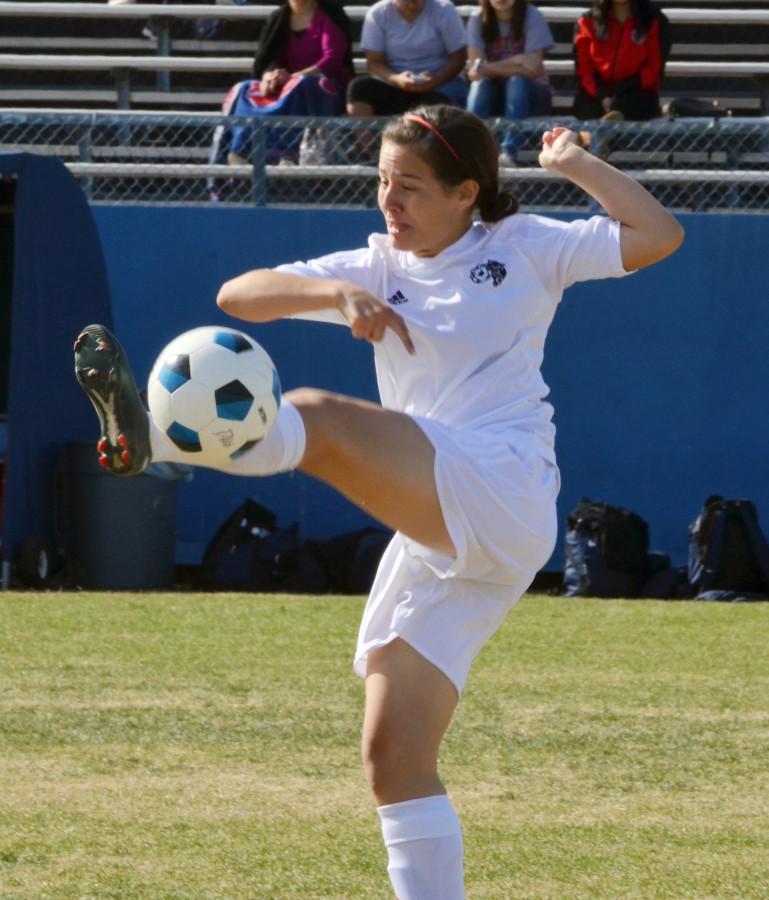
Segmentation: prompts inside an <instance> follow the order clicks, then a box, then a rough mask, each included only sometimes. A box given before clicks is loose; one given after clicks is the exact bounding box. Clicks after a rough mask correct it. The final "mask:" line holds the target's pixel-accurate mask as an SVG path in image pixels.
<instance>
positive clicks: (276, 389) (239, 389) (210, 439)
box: [147, 325, 280, 467]
mask: <svg viewBox="0 0 769 900" xmlns="http://www.w3.org/2000/svg"><path fill="white" fill-rule="evenodd" d="M147 399H148V402H149V409H150V414H151V416H152V419H153V421H154V422H155V424H156V425H157V426H158V428H160V429H161V430H162V431H163V432H165V434H166V435H167V436H168V438H169V439H170V440H171V441H172V442H173V443H174V444H175V445H176V446H177V447H178V448H179V450H181V451H182V452H183V453H185V454H189V457H190V462H191V463H194V464H197V465H203V466H217V467H221V466H226V465H227V463H228V461H229V460H232V459H236V458H237V457H238V456H240V455H241V454H243V453H246V452H247V451H248V450H250V449H251V448H252V447H253V446H255V445H256V444H258V443H259V441H261V440H262V438H263V437H264V436H265V435H266V434H267V432H268V431H269V430H270V429H271V428H272V426H273V425H274V424H275V419H276V417H277V415H278V408H279V407H280V379H279V378H278V373H277V371H276V370H275V365H274V364H273V362H272V360H271V359H270V357H269V355H268V354H267V352H266V351H265V350H264V349H263V348H262V347H261V346H260V345H259V344H257V342H256V341H255V340H254V339H253V338H251V337H249V336H248V335H247V334H243V332H241V331H237V330H236V329H234V328H225V327H222V326H219V325H212V326H205V327H202V328H193V329H192V331H186V332H184V334H180V335H179V337H177V338H174V340H173V341H171V343H170V344H169V345H168V346H167V347H166V348H165V349H164V350H163V351H162V352H161V353H160V355H159V356H158V358H157V361H156V362H155V365H154V366H153V368H152V372H151V373H150V377H149V384H148V388H147Z"/></svg>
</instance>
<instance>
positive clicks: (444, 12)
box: [438, 3, 467, 53]
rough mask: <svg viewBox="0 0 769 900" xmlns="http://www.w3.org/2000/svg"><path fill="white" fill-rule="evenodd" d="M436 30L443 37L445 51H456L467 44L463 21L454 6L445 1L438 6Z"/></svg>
mask: <svg viewBox="0 0 769 900" xmlns="http://www.w3.org/2000/svg"><path fill="white" fill-rule="evenodd" d="M439 16H440V18H439V20H438V30H439V31H440V34H441V37H442V39H443V44H444V46H445V47H446V52H447V53H456V52H457V50H461V49H462V48H463V47H466V46H467V37H466V34H465V23H464V22H463V21H462V17H461V16H460V15H459V12H458V11H457V8H456V6H454V5H453V4H452V3H445V4H443V5H442V6H441V7H440V8H439Z"/></svg>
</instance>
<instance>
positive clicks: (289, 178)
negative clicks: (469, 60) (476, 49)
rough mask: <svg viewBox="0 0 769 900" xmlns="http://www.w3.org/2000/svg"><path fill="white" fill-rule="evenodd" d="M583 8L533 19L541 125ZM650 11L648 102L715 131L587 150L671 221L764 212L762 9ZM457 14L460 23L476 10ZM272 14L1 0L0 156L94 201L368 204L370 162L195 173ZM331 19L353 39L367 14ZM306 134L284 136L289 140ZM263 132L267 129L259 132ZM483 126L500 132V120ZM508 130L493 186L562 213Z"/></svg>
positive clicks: (766, 107) (677, 131)
mask: <svg viewBox="0 0 769 900" xmlns="http://www.w3.org/2000/svg"><path fill="white" fill-rule="evenodd" d="M586 5H587V4H584V5H582V6H575V5H574V4H573V0H572V2H571V3H567V2H563V0H542V2H541V3H538V4H537V6H538V8H539V9H540V10H542V12H543V13H544V14H545V16H546V17H547V19H548V21H549V22H550V25H551V28H552V30H553V34H554V38H555V41H556V46H555V47H554V48H553V50H552V51H551V52H550V53H549V54H548V57H547V59H546V66H547V68H548V71H549V73H550V76H551V81H552V83H553V86H554V91H555V94H554V117H568V115H569V113H570V109H571V101H572V97H573V85H574V75H573V62H572V57H571V36H572V30H573V24H574V21H575V20H576V18H577V16H578V15H579V14H580V13H581V12H582V11H583V10H584V8H585V6H586ZM660 5H661V6H662V8H663V9H664V11H665V12H666V14H667V16H668V18H669V19H670V22H671V26H672V38H673V46H672V51H671V56H670V60H669V62H668V63H667V67H666V72H665V79H664V82H663V91H662V101H663V103H664V102H666V101H667V100H669V99H671V98H672V97H698V98H702V99H706V100H709V101H711V102H712V103H713V104H714V106H713V110H714V116H713V117H712V118H707V119H705V120H700V121H697V120H689V121H688V122H685V121H684V120H680V121H679V122H677V123H673V122H668V121H666V120H656V121H655V122H653V123H619V124H615V125H611V126H599V127H598V133H597V134H596V145H598V144H599V143H600V141H601V132H602V130H603V132H604V133H611V132H612V131H614V132H615V137H617V138H618V140H616V141H614V142H613V144H612V153H611V161H612V162H614V163H616V164H618V165H622V166H623V167H625V168H627V169H628V170H630V171H632V173H633V174H634V175H635V176H636V177H638V178H639V179H640V180H642V181H645V182H646V183H647V184H649V185H650V187H651V188H652V189H653V190H654V191H655V192H656V193H657V194H658V195H659V196H660V198H661V199H663V200H669V199H670V198H673V201H672V202H673V205H674V206H675V205H678V206H680V207H681V208H694V209H707V208H724V207H725V206H726V207H729V208H737V209H742V208H745V209H750V210H751V211H755V210H766V209H769V171H767V170H768V169H769V0H740V8H739V9H737V8H734V7H732V6H731V5H729V6H725V5H724V4H723V3H721V2H717V0H675V2H670V3H662V4H660ZM457 6H458V9H459V11H460V13H461V14H462V15H463V17H465V18H466V17H467V16H469V15H470V13H471V12H472V11H473V10H474V9H476V8H477V7H475V6H471V5H461V4H457ZM275 8H276V7H275V5H269V4H259V3H252V4H248V5H245V6H240V5H224V4H223V5H192V4H184V3H181V4H177V3H168V4H159V3H149V4H145V3H140V4H136V3H131V2H113V3H109V4H108V3H103V2H79V3H70V2H49V0H29V2H2V0H0V20H2V27H0V150H35V151H36V152H44V153H52V154H55V155H57V156H59V157H60V158H62V159H63V160H65V162H66V163H67V164H68V166H69V167H70V169H71V170H72V171H73V172H74V173H75V174H76V176H77V177H78V178H79V179H80V180H81V183H82V184H83V185H84V187H85V188H86V189H87V191H88V192H89V194H90V195H91V197H92V199H94V200H95V201H98V200H100V199H103V200H109V201H115V200H117V201H118V202H137V200H138V201H139V202H146V201H150V202H201V201H204V200H206V199H207V198H210V197H211V196H212V191H211V185H212V184H214V183H215V182H216V180H217V178H219V180H220V181H221V178H222V177H224V178H225V180H226V181H227V183H228V184H229V192H228V194H227V199H228V200H230V201H232V202H257V203H263V202H285V203H289V204H293V203H300V202H306V201H307V199H308V197H310V196H312V199H313V202H321V203H332V204H336V203H343V204H347V205H361V204H363V205H369V204H370V203H371V199H372V190H371V185H372V183H373V177H374V169H373V168H372V167H371V166H370V165H368V164H367V162H369V163H370V161H366V160H356V159H344V160H342V159H341V158H335V159H332V160H326V161H324V164H322V165H317V164H312V163H311V164H308V163H307V161H306V160H305V161H304V162H303V161H302V160H301V159H300V160H299V162H300V165H298V166H292V167H290V168H279V167H278V166H276V165H275V166H273V165H270V164H269V161H267V162H265V160H264V159H261V158H258V154H257V155H256V156H255V157H254V164H253V165H242V166H232V167H226V166H221V165H219V166H217V165H211V164H210V163H209V161H208V153H209V146H210V141H211V135H212V134H213V131H214V129H215V128H216V127H220V126H221V125H222V121H223V120H222V119H221V118H220V117H219V115H218V111H219V108H220V105H221V101H222V99H223V97H224V94H225V93H226V91H227V89H228V88H229V87H230V86H231V85H232V84H233V83H235V82H237V81H240V80H242V79H244V78H247V77H249V74H250V71H251V62H252V59H253V54H254V50H255V48H256V45H257V43H258V40H259V35H260V30H261V27H262V24H263V22H264V20H265V19H266V17H267V15H269V13H270V12H272V11H273V10H274V9H275ZM345 8H346V10H347V12H348V14H349V15H350V18H351V19H352V21H353V23H354V26H355V29H356V37H357V38H359V36H360V26H361V23H362V20H363V16H364V15H365V12H366V9H367V7H366V6H363V5H355V6H345ZM354 51H355V52H354V55H355V57H356V68H357V69H358V70H359V71H361V70H364V68H365V61H364V59H363V58H362V55H361V52H360V48H359V44H358V43H356V45H355V48H354ZM721 113H724V114H725V117H724V118H723V119H722V118H720V115H721ZM307 121H308V120H302V125H301V126H299V125H298V123H293V124H294V125H295V126H296V127H297V128H299V129H300V132H301V128H302V127H305V124H306V123H307ZM289 124H290V123H289ZM353 124H354V123H353ZM282 125H283V126H285V125H286V123H285V122H283V123H282ZM319 125H320V126H321V127H326V128H327V130H328V129H329V128H333V129H336V131H337V140H338V141H339V142H342V143H343V142H344V141H345V139H346V137H347V136H348V135H349V128H350V127H352V126H351V120H348V119H346V117H342V118H338V119H336V120H334V122H333V124H329V123H326V125H325V126H324V125H323V123H317V122H312V123H310V127H311V128H313V127H316V126H319ZM275 126H281V122H270V123H269V124H268V125H266V126H265V127H266V128H268V129H269V128H270V127H275ZM366 127H378V126H377V125H376V123H373V124H372V123H369V125H367V126H366ZM495 127H496V129H497V131H498V132H499V131H500V130H503V129H504V128H507V127H511V126H510V125H509V123H505V122H503V121H498V122H497V123H496V125H495ZM512 127H515V128H518V129H520V130H523V131H524V132H525V133H526V136H527V143H526V144H525V145H524V148H523V150H522V153H521V154H520V156H519V166H518V168H517V169H515V170H511V171H508V172H507V173H506V177H508V178H509V179H510V180H512V181H514V182H515V184H516V187H517V188H518V189H519V193H521V194H522V200H523V201H524V202H526V201H527V200H528V205H530V206H531V205H534V206H536V205H538V204H541V205H544V206H545V207H547V208H553V207H559V208H572V207H573V205H574V203H575V202H576V201H575V200H574V198H573V196H572V195H571V194H570V193H569V192H568V191H566V190H565V189H563V187H562V186H561V187H559V186H558V185H557V184H555V183H554V182H553V179H552V178H550V177H548V173H544V172H542V170H540V169H538V168H537V165H536V155H537V154H536V141H537V133H541V127H542V124H541V123H536V122H535V123H530V122H528V123H523V124H515V125H513V126H512ZM225 169H226V173H223V170H225ZM276 185H277V186H278V188H279V189H277V190H276V187H275V186H276ZM310 185H312V189H311V190H309V186H310ZM527 192H528V194H527Z"/></svg>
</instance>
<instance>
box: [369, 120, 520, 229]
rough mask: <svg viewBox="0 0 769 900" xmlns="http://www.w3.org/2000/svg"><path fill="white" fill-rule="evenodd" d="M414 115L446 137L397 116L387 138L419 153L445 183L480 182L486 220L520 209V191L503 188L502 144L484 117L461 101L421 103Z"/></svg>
mask: <svg viewBox="0 0 769 900" xmlns="http://www.w3.org/2000/svg"><path fill="white" fill-rule="evenodd" d="M411 114H412V115H414V116H418V117H419V118H421V119H425V120H426V121H427V122H429V123H430V125H431V126H432V128H434V129H435V130H436V131H437V132H438V133H439V134H440V135H441V136H442V137H443V140H441V138H440V137H439V136H438V135H436V134H435V133H434V132H433V131H432V130H431V129H430V128H428V127H426V126H425V125H423V124H422V123H420V122H416V121H414V120H413V119H407V118H404V117H403V116H398V117H397V118H395V119H391V120H390V123H389V124H388V125H387V127H386V128H385V130H384V133H383V134H382V142H383V143H384V142H385V141H389V142H390V143H393V144H397V145H398V146H399V147H405V148H406V149H407V150H411V151H412V152H414V153H416V154H417V155H418V156H419V157H420V158H421V159H423V160H424V161H425V162H426V163H427V165H428V166H430V168H431V169H432V171H433V174H434V175H435V177H436V178H437V179H438V181H440V182H441V183H442V184H444V185H446V187H457V186H458V185H460V184H461V183H462V182H463V181H467V180H468V179H470V180H472V181H475V182H477V183H478V200H477V205H478V210H479V212H480V214H481V218H482V219H483V221H484V222H498V221H499V220H500V219H504V218H505V216H510V215H512V214H513V213H514V212H516V211H517V209H518V200H517V199H516V197H515V194H513V192H512V191H509V190H501V189H500V186H499V148H498V147H497V143H496V141H495V140H494V136H493V135H492V133H491V132H490V131H489V129H488V128H487V127H486V124H485V123H484V122H483V120H482V119H479V118H478V116H476V115H473V113H470V112H466V111H465V110H463V109H460V108H459V107H458V106H443V105H438V106H420V107H418V108H417V109H414V110H411ZM407 115H408V114H407ZM447 144H448V146H446V145H447ZM449 148H451V149H449ZM452 149H453V151H454V153H456V158H455V157H454V155H453V154H452V153H451V150H452Z"/></svg>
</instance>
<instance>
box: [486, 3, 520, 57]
mask: <svg viewBox="0 0 769 900" xmlns="http://www.w3.org/2000/svg"><path fill="white" fill-rule="evenodd" d="M479 2H480V5H481V34H482V35H483V43H484V44H485V45H486V46H487V47H490V46H491V45H492V44H493V43H494V41H496V39H497V38H498V37H499V19H497V12H496V10H495V9H494V7H493V6H492V5H491V3H490V2H489V0H479ZM527 6H528V2H527V0H515V2H514V3H513V17H512V19H511V20H510V26H511V31H512V35H513V38H514V39H515V40H516V41H519V40H520V39H521V38H522V37H523V23H524V21H525V19H526V7H527Z"/></svg>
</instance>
